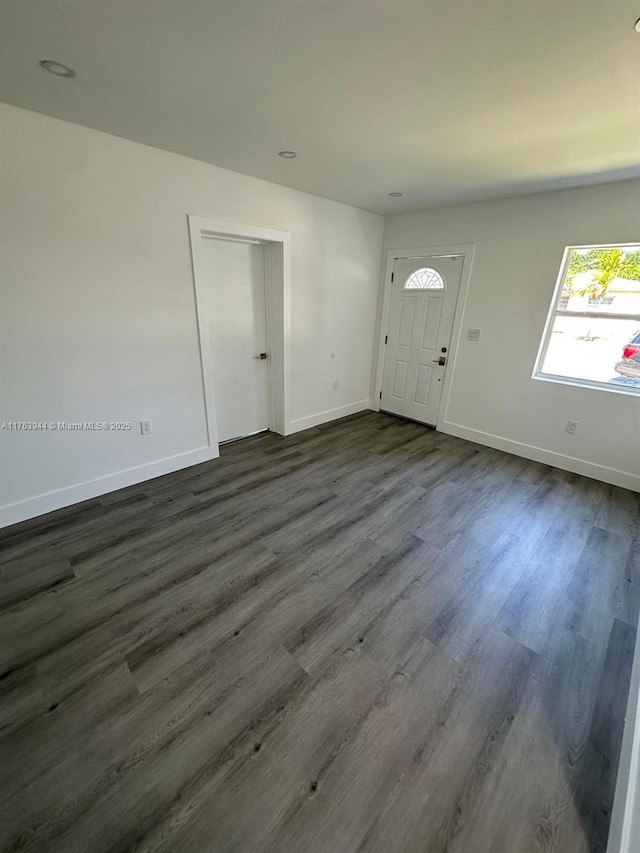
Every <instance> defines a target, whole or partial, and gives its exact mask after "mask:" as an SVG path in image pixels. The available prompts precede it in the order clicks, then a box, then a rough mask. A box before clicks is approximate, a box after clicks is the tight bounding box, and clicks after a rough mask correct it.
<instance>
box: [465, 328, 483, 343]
mask: <svg viewBox="0 0 640 853" xmlns="http://www.w3.org/2000/svg"><path fill="white" fill-rule="evenodd" d="M467 340H468V341H479V340H480V329H468V330H467Z"/></svg>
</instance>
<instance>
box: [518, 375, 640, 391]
mask: <svg viewBox="0 0 640 853" xmlns="http://www.w3.org/2000/svg"><path fill="white" fill-rule="evenodd" d="M531 378H532V379H538V380H540V381H542V382H553V383H554V384H556V385H571V386H572V387H574V388H589V389H590V390H592V391H607V392H608V393H609V394H623V395H624V396H625V397H639V396H640V387H639V388H633V387H630V386H628V385H624V384H623V383H622V382H621V383H620V385H612V384H609V383H605V382H592V381H591V380H589V379H572V378H571V377H569V376H554V375H553V374H551V373H534V374H533V376H532V377H531ZM620 379H622V380H623V379H624V377H622V376H621V377H620Z"/></svg>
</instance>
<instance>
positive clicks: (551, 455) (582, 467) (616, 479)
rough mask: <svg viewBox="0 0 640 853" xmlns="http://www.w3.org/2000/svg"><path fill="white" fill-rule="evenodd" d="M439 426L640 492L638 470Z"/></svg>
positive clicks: (450, 425)
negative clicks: (622, 468)
mask: <svg viewBox="0 0 640 853" xmlns="http://www.w3.org/2000/svg"><path fill="white" fill-rule="evenodd" d="M438 429H439V430H440V431H441V432H446V433H447V434H448V435H455V436H457V437H458V438H466V439H468V440H469V441H475V442H476V443H477V444H484V445H486V446H487V447H494V448H495V449H496V450H504V451H506V452H507V453H513V454H514V455H515V456H523V457H524V458H525V459H533V460H534V461H535V462H542V463H544V464H545V465H553V466H554V467H555V468H562V470H563V471H571V472H572V473H573V474H582V475H584V476H585V477H591V478H592V479H594V480H600V481H601V482H603V483H611V484H612V485H613V486H620V487H621V488H623V489H631V491H633V492H640V476H639V475H637V474H629V473H628V472H626V471H619V470H618V469H617V468H607V467H606V466H605V465H597V464H595V463H594V462H587V461H586V460H585V459H576V458H575V457H573V456H566V455H565V454H564V453H555V452H554V451H551V450H545V449H544V448H542V447H536V446H535V445H532V444H523V443H522V442H520V441H513V440H512V439H510V438H503V437H502V436H500V435H492V434H491V433H489V432H482V431H481V430H477V429H471V428H470V427H465V426H462V425H461V424H454V423H451V422H450V421H445V422H444V423H442V424H438Z"/></svg>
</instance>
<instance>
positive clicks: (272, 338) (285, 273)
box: [187, 214, 291, 456]
mask: <svg viewBox="0 0 640 853" xmlns="http://www.w3.org/2000/svg"><path fill="white" fill-rule="evenodd" d="M187 220H188V226H189V239H190V243H191V264H192V274H193V286H194V295H195V308H196V320H197V325H198V347H199V351H200V370H201V376H202V392H203V398H204V408H205V418H206V425H207V436H208V441H209V447H211V449H212V450H213V451H214V452H215V455H216V456H217V455H218V445H219V442H218V425H217V420H216V404H215V398H214V385H213V376H214V371H213V362H212V353H211V342H210V337H209V324H208V323H207V315H206V305H207V296H206V295H205V287H206V280H205V272H204V258H203V250H202V245H203V240H204V239H206V238H207V237H211V238H213V239H219V240H230V241H238V242H242V243H259V244H261V245H263V246H264V260H265V264H264V269H265V282H264V284H265V303H266V305H265V307H266V321H267V351H268V353H269V363H268V377H269V379H268V385H269V389H268V400H269V429H270V430H272V431H273V432H277V433H279V434H280V435H287V434H288V432H289V406H290V400H291V234H290V232H289V231H280V230H277V229H275V228H265V227H263V226H261V225H250V224H247V223H241V222H231V221H227V220H225V219H208V218H207V217H204V216H195V215H192V214H189V215H188V216H187ZM208 299H209V300H210V299H211V295H210V294H209V295H208Z"/></svg>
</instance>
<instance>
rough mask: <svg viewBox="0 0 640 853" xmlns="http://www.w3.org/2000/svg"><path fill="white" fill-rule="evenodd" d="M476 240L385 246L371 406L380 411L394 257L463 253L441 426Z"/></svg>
mask: <svg viewBox="0 0 640 853" xmlns="http://www.w3.org/2000/svg"><path fill="white" fill-rule="evenodd" d="M475 249H476V246H475V243H461V244H458V245H454V246H426V247H425V246H421V247H419V248H402V249H387V251H386V263H385V268H384V278H383V280H382V286H381V293H382V305H381V306H380V322H379V325H378V345H377V350H376V368H375V374H374V375H375V380H374V383H375V384H374V388H373V392H374V396H373V405H372V407H371V408H372V409H374V411H380V397H381V395H382V377H383V373H384V357H385V337H386V335H387V333H388V327H389V312H390V310H391V290H392V286H393V282H392V281H391V275H392V273H393V266H394V263H395V262H396V260H402V259H406V258H420V257H429V256H433V255H462V256H463V262H462V273H461V274H460V287H459V290H458V299H457V301H456V308H455V312H454V315H453V328H452V330H451V345H450V347H449V358H448V364H447V370H446V371H445V375H444V386H443V388H442V398H441V401H440V408H439V410H438V419H437V422H436V429H438V430H439V429H440V428H441V426H442V424H444V423H445V422H446V420H447V410H448V408H449V398H450V396H451V382H452V379H453V374H454V371H455V366H456V356H457V354H458V347H459V343H460V339H461V336H462V318H463V316H464V310H465V307H466V303H467V295H468V293H469V281H470V279H471V268H472V266H473V258H474V254H475Z"/></svg>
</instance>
